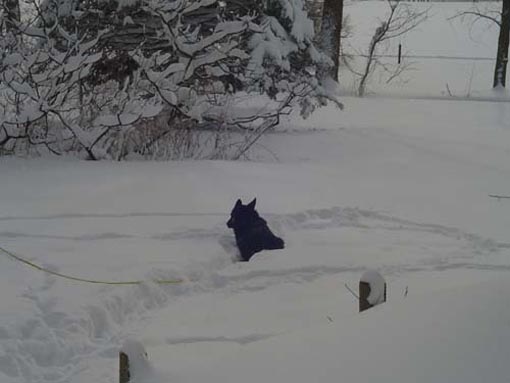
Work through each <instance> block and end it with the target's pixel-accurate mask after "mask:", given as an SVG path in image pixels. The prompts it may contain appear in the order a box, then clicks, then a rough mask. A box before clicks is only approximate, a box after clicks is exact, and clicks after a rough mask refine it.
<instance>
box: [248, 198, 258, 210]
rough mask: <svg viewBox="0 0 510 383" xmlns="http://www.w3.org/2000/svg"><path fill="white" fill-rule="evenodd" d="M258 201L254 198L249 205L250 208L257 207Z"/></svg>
mask: <svg viewBox="0 0 510 383" xmlns="http://www.w3.org/2000/svg"><path fill="white" fill-rule="evenodd" d="M256 203H257V199H256V198H254V199H253V201H251V202H250V203H249V204H248V205H247V206H248V207H249V208H250V209H252V210H253V209H255V204H256Z"/></svg>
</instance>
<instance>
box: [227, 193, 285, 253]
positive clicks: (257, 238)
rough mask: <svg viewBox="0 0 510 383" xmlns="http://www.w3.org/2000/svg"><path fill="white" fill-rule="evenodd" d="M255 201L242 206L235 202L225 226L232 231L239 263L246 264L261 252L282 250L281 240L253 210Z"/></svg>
mask: <svg viewBox="0 0 510 383" xmlns="http://www.w3.org/2000/svg"><path fill="white" fill-rule="evenodd" d="M256 201H257V199H254V200H253V201H251V202H250V203H249V204H248V205H243V203H242V202H241V200H240V199H238V200H237V202H236V204H235V206H234V208H233V209H232V213H230V219H229V220H228V222H227V226H228V227H229V228H231V229H234V234H235V236H236V243H237V247H238V248H239V252H240V253H241V261H244V262H247V261H249V260H250V258H251V257H252V256H253V254H255V253H258V252H259V251H261V250H274V249H283V247H284V243H283V240H282V239H281V238H278V237H277V236H275V235H274V234H273V233H272V232H271V230H269V227H268V226H267V223H266V221H265V220H264V218H262V217H260V216H259V213H257V211H256V210H255V203H256Z"/></svg>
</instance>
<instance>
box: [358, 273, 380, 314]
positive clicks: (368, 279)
mask: <svg viewBox="0 0 510 383" xmlns="http://www.w3.org/2000/svg"><path fill="white" fill-rule="evenodd" d="M384 302H386V281H385V280H384V278H383V276H382V275H381V274H380V273H379V272H377V271H375V270H368V271H365V272H364V273H363V275H362V276H361V279H360V282H359V312H363V311H365V310H368V309H369V308H371V307H374V306H377V305H378V304H381V303H384Z"/></svg>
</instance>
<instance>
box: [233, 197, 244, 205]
mask: <svg viewBox="0 0 510 383" xmlns="http://www.w3.org/2000/svg"><path fill="white" fill-rule="evenodd" d="M242 205H243V201H241V199H240V198H239V199H238V200H237V202H236V205H235V207H240V206H242Z"/></svg>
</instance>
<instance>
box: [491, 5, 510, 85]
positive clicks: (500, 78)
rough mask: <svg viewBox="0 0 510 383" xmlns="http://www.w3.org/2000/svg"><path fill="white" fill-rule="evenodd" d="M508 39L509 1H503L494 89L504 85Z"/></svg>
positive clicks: (509, 33)
mask: <svg viewBox="0 0 510 383" xmlns="http://www.w3.org/2000/svg"><path fill="white" fill-rule="evenodd" d="M509 38H510V0H503V10H502V11H501V25H500V29H499V40H498V53H497V56H496V67H495V68H494V84H493V86H494V88H496V87H498V86H503V87H504V86H505V85H506V67H507V64H508V45H509Z"/></svg>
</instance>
